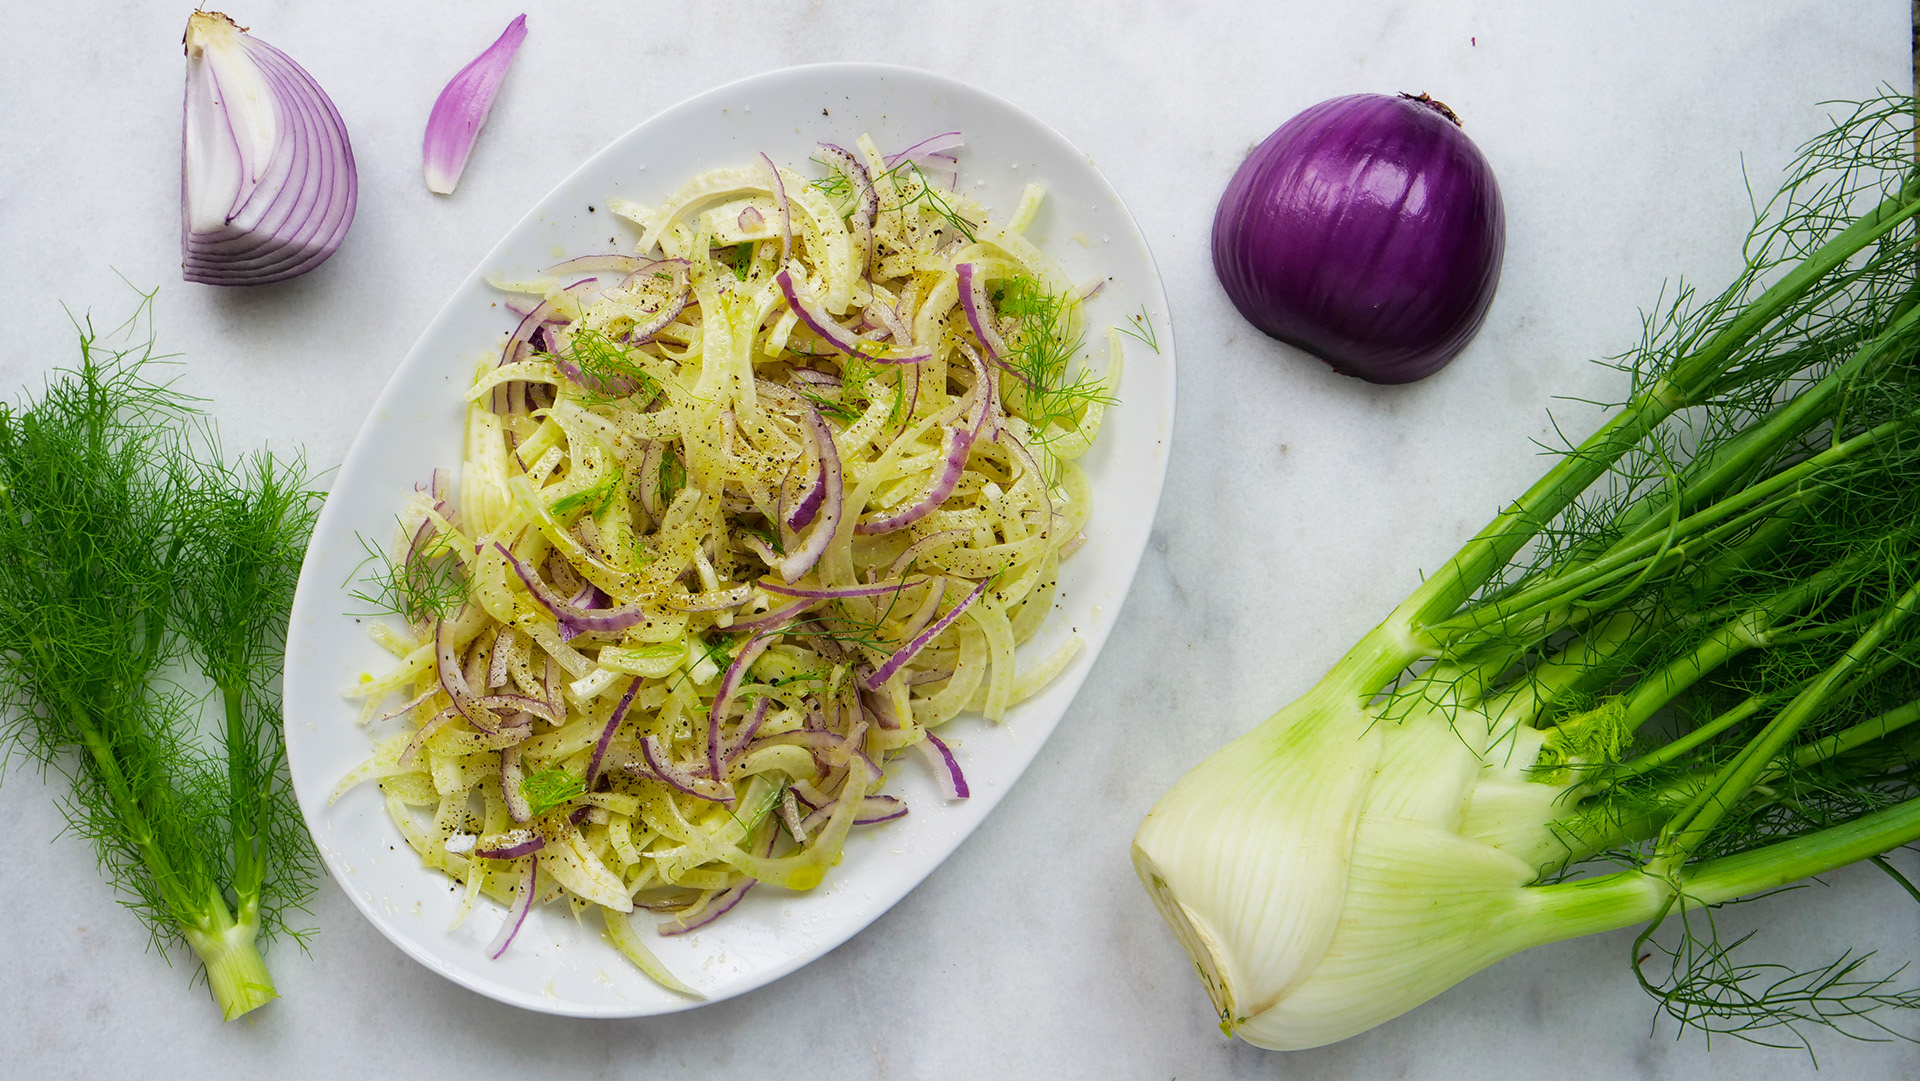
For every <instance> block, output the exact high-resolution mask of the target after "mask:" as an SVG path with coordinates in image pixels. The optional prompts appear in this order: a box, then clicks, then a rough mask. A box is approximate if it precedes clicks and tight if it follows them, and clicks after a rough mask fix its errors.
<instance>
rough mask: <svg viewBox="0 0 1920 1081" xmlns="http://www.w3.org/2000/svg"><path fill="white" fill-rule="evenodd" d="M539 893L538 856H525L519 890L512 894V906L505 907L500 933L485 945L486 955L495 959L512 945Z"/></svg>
mask: <svg viewBox="0 0 1920 1081" xmlns="http://www.w3.org/2000/svg"><path fill="white" fill-rule="evenodd" d="M539 895H540V857H539V856H537V855H530V856H528V857H527V874H526V877H525V878H522V879H521V880H520V892H519V893H518V894H517V895H515V896H514V899H513V907H512V908H509V909H507V922H505V923H503V924H501V925H500V933H499V934H497V935H495V936H494V938H493V941H492V942H491V943H489V944H488V945H487V956H488V957H489V958H491V959H493V960H495V961H498V960H499V959H500V956H501V955H502V954H504V953H506V952H507V947H508V946H511V945H513V939H514V936H515V935H518V934H519V933H520V927H521V925H522V924H524V923H526V922H527V913H529V912H532V911H533V902H534V901H535V900H536V899H538V897H539Z"/></svg>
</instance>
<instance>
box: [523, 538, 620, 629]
mask: <svg viewBox="0 0 1920 1081" xmlns="http://www.w3.org/2000/svg"><path fill="white" fill-rule="evenodd" d="M493 546H494V547H495V548H498V549H499V550H500V554H501V555H503V556H506V557H507V562H508V563H510V564H512V565H513V573H514V574H516V575H518V576H519V578H520V581H521V584H523V585H525V586H526V587H527V592H528V593H530V594H532V595H533V599H534V600H535V601H537V602H539V604H540V607H542V608H545V609H546V610H547V611H548V612H551V613H552V614H553V618H554V619H555V620H558V621H559V623H560V627H561V629H562V631H563V632H564V631H567V630H571V631H572V632H573V634H571V635H567V637H568V638H569V639H571V638H572V637H573V636H574V635H579V634H585V633H587V632H589V631H591V632H594V633H596V634H613V633H616V632H618V631H624V630H626V629H627V628H628V627H631V626H633V625H634V624H636V623H643V622H645V621H646V618H647V615H646V612H645V610H644V609H643V608H642V607H641V606H640V605H638V604H629V605H625V606H622V607H620V608H600V609H594V610H592V611H589V610H587V609H584V608H578V607H575V606H574V605H571V604H569V603H567V602H566V601H563V600H561V599H560V596H559V594H557V593H555V592H554V591H553V587H552V586H549V585H547V583H546V582H544V581H542V580H541V579H540V576H539V575H538V574H535V573H534V570H533V568H532V567H529V566H527V565H526V564H525V563H524V562H522V561H521V560H520V557H518V556H516V555H514V554H513V553H512V552H510V551H508V550H507V546H506V545H504V544H501V543H500V542H499V541H495V542H494V544H493Z"/></svg>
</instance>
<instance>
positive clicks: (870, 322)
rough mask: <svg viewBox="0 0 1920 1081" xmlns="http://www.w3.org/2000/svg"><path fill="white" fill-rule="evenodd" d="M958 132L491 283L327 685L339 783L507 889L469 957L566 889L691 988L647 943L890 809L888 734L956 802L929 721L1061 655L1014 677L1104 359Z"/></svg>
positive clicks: (452, 872)
mask: <svg viewBox="0 0 1920 1081" xmlns="http://www.w3.org/2000/svg"><path fill="white" fill-rule="evenodd" d="M956 146H958V136H957V135H951V136H941V137H936V139H934V140H929V141H928V142H926V143H922V144H920V145H919V146H918V147H915V148H912V149H910V150H909V151H906V152H903V153H901V154H896V155H893V156H891V157H883V156H882V155H881V154H880V153H879V152H878V150H877V149H876V148H875V147H874V145H873V144H872V142H871V141H870V140H868V139H866V138H862V139H861V140H860V142H859V143H858V144H857V149H856V151H847V150H843V149H841V148H838V147H833V146H829V145H825V144H823V145H822V146H821V147H819V155H820V158H821V159H822V160H821V161H820V162H819V164H820V166H821V168H822V170H824V175H821V176H818V178H817V179H813V180H809V179H808V177H807V175H804V174H803V172H802V171H801V169H797V168H792V167H788V166H784V165H780V166H776V165H775V163H774V162H772V161H771V160H770V159H768V158H766V157H765V156H761V157H760V158H758V159H756V160H753V161H751V162H748V163H745V164H743V165H741V166H739V167H735V168H724V169H717V170H712V171H709V172H706V173H703V174H701V175H699V176H696V177H693V178H691V179H690V180H688V181H687V182H686V183H685V184H683V185H682V186H681V187H680V188H679V189H677V190H676V191H674V192H673V193H671V194H669V195H668V197H667V198H666V199H665V200H664V201H663V202H662V203H661V204H660V205H659V206H653V207H649V206H643V205H639V204H636V203H633V202H630V201H626V200H619V199H615V200H610V201H609V203H608V206H609V208H610V209H611V210H613V211H614V212H615V213H616V214H617V215H619V216H621V217H623V218H625V219H627V220H628V221H631V222H632V223H633V224H635V225H636V226H637V227H638V229H639V233H638V235H639V236H640V241H639V243H638V245H637V247H636V249H635V251H634V252H633V253H614V252H606V253H598V254H591V255H582V256H578V257H575V258H572V259H567V260H565V261H563V262H561V263H559V264H556V265H555V266H553V267H550V268H548V270H547V271H546V273H545V274H543V275H541V276H539V277H536V278H533V279H530V280H521V281H516V282H513V283H511V284H507V283H503V284H502V288H503V289H505V290H507V291H510V292H518V293H521V294H523V296H522V297H519V298H515V299H516V300H518V301H520V302H521V304H522V310H523V311H525V312H526V314H525V316H524V319H523V320H522V322H521V324H520V326H519V328H518V329H516V331H515V332H514V333H513V334H512V335H510V336H509V337H508V339H507V341H506V343H505V345H504V348H503V349H502V351H501V353H500V355H499V356H498V357H489V358H488V359H487V361H486V362H485V363H484V364H483V366H482V367H481V369H480V370H479V371H478V372H477V373H476V376H475V379H474V381H473V383H472V385H471V386H470V387H469V389H468V390H467V393H466V401H467V403H468V412H467V417H468V423H467V429H466V432H467V441H466V454H465V459H464V461H463V463H462V467H461V470H460V473H459V476H458V478H457V481H455V480H454V479H453V478H451V477H450V476H449V475H448V474H446V473H445V472H444V471H442V472H436V473H435V474H434V479H433V481H432V482H431V483H429V484H427V485H424V486H423V487H422V489H421V490H420V491H419V492H417V493H416V494H415V496H414V497H413V499H412V500H411V501H410V503H409V505H408V507H407V509H406V511H405V512H404V513H403V515H402V519H401V530H400V534H399V536H398V538H397V540H396V543H395V545H394V548H393V555H392V556H390V557H389V558H388V559H387V562H386V566H387V569H386V570H385V571H384V572H382V574H381V575H379V576H377V577H376V580H375V581H373V582H372V583H371V587H372V588H370V589H369V590H368V591H367V592H366V593H365V594H364V595H363V599H368V600H374V601H375V602H376V603H377V604H379V605H381V606H382V607H384V608H385V609H387V610H389V611H390V612H391V613H392V614H394V615H396V616H398V617H400V618H401V619H402V620H404V621H405V626H404V627H395V626H392V625H390V624H389V625H384V626H383V627H382V629H381V630H380V631H379V632H378V633H377V637H378V639H379V640H380V642H381V644H382V645H383V646H384V647H385V648H386V649H387V650H388V651H390V652H391V653H392V654H393V656H394V658H395V663H394V666H393V668H392V669H391V670H389V671H388V672H386V673H384V674H381V675H378V676H374V675H371V674H370V675H368V676H366V677H364V678H363V679H362V681H361V682H360V684H359V685H358V686H357V687H355V688H354V689H353V690H352V691H351V692H349V693H350V694H352V695H354V696H356V697H360V698H362V699H363V700H364V702H365V707H364V710H363V713H362V718H363V720H365V721H368V722H370V723H371V722H374V721H375V718H376V717H378V718H379V723H380V724H381V726H382V731H383V734H384V732H385V729H386V728H387V726H388V725H395V726H396V727H398V728H399V729H400V731H399V732H398V733H397V734H395V735H393V736H392V737H390V739H389V740H388V742H384V743H382V744H381V745H380V749H379V751H378V753H376V755H375V756H374V759H373V760H372V761H371V762H369V763H367V764H366V765H364V766H362V767H361V768H360V769H358V770H356V771H355V772H354V773H353V774H351V775H350V777H349V781H348V782H343V783H342V785H341V787H340V788H339V789H336V792H335V795H336V796H338V795H340V794H341V792H343V791H345V790H346V789H348V788H350V787H352V786H353V785H354V784H359V783H362V782H365V781H375V782H377V783H378V785H379V786H380V788H381V789H382V791H383V792H384V794H385V795H386V796H387V806H388V809H389V811H390V813H391V814H392V815H393V816H394V817H395V819H396V821H397V822H398V823H399V826H400V829H401V830H402V832H403V833H404V834H405V836H406V837H407V839H408V841H409V843H410V844H412V845H413V847H414V848H415V849H416V850H417V852H418V853H419V855H420V856H421V858H422V859H423V861H425V862H426V863H428V865H429V866H432V867H435V868H437V869H439V870H441V871H443V872H445V873H446V874H448V875H449V876H452V877H455V878H459V879H462V880H464V881H465V883H466V885H467V887H468V893H469V896H470V897H474V896H478V895H480V894H485V895H487V896H489V897H491V898H493V899H494V900H496V901H499V902H502V903H511V905H512V912H511V913H510V915H509V922H508V925H507V926H508V929H507V930H505V931H503V933H502V936H501V938H500V939H498V940H497V941H496V943H495V945H494V946H493V947H491V948H490V950H491V952H492V954H493V955H494V956H499V955H500V953H502V952H504V951H505V950H506V949H508V948H509V947H510V946H511V943H512V940H513V935H514V934H516V933H517V931H518V928H519V927H520V926H522V922H523V921H524V919H525V917H526V913H527V912H528V911H529V910H530V909H531V908H532V907H533V906H535V905H538V904H542V903H545V902H548V901H551V900H553V899H555V898H558V897H565V898H566V899H567V900H568V901H569V902H570V903H572V904H573V905H574V906H575V907H576V910H582V909H584V908H586V907H589V906H597V907H598V908H599V909H600V910H601V916H602V919H603V920H604V923H605V927H606V930H607V937H608V939H609V940H610V941H611V942H612V943H613V945H614V946H615V948H617V949H618V950H619V951H620V952H621V953H622V954H623V955H625V956H626V957H627V958H628V959H629V960H631V961H632V962H633V964H634V965H635V966H636V967H638V968H639V969H641V970H642V971H643V972H645V973H646V974H647V975H648V976H650V977H652V978H653V979H655V980H656V981H658V982H659V983H661V984H662V985H663V986H666V987H668V988H669V989H672V990H674V991H676V992H679V993H682V994H687V995H697V993H698V992H697V991H695V990H694V989H693V988H692V987H691V986H690V985H689V984H687V983H685V982H682V981H681V980H679V979H678V978H676V977H675V976H674V975H673V974H672V973H671V972H670V971H669V970H668V969H667V968H666V967H665V966H664V965H663V964H662V963H661V962H660V961H659V959H658V958H656V957H655V956H654V954H653V953H652V952H651V951H650V950H649V948H648V946H647V945H646V944H645V942H644V941H643V939H642V938H641V936H640V925H641V924H642V923H645V924H646V925H647V927H648V929H649V930H651V931H657V932H658V933H660V934H662V935H678V934H683V933H686V932H689V931H693V930H695V929H698V928H700V927H703V926H706V925H707V924H708V923H710V922H711V921H713V920H716V919H719V918H721V917H723V916H724V915H725V914H726V912H727V911H728V910H729V909H730V908H731V907H732V906H733V905H734V904H735V903H737V902H738V901H739V900H740V898H741V897H742V896H743V895H744V894H745V893H746V892H747V891H748V889H749V888H751V887H754V886H755V885H756V884H765V885H770V886H775V887H778V888H784V889H794V890H806V889H811V888H813V887H814V886H816V885H818V884H819V883H820V882H822V881H823V880H824V878H825V877H826V875H827V874H828V873H829V870H830V869H831V868H832V867H833V865H834V864H835V863H837V862H838V861H839V859H840V857H841V854H842V851H843V846H844V845H845V844H846V842H847V838H848V837H849V835H850V834H851V833H852V832H853V831H855V830H856V829H868V828H873V827H876V826H878V824H879V823H882V822H885V821H888V820H891V819H892V818H896V817H899V816H900V815H902V814H905V813H907V807H906V805H905V803H904V802H902V801H901V800H900V799H898V798H896V797H894V796H892V795H888V794H885V793H884V792H883V791H882V789H883V787H884V786H885V784H886V782H887V780H888V778H889V775H890V774H891V773H892V772H893V763H894V760H895V759H896V758H897V757H899V756H900V755H902V754H904V753H905V752H907V751H908V750H910V749H912V748H914V747H921V748H922V755H916V756H915V757H916V758H919V757H923V756H924V757H925V758H926V760H927V761H928V762H931V763H933V764H934V767H935V769H936V770H937V771H939V774H940V775H939V776H938V777H937V780H938V781H939V783H940V785H941V789H942V791H944V792H948V793H951V794H953V795H954V797H955V798H961V797H963V796H964V794H965V792H966V791H967V786H966V782H965V780H964V778H963V777H962V775H961V767H960V760H959V759H958V758H956V757H955V756H954V755H952V754H951V753H949V752H948V750H947V748H946V746H945V744H944V743H942V742H941V741H940V740H939V738H938V737H937V736H935V735H933V730H934V729H935V728H937V727H938V726H940V725H942V724H945V723H947V722H948V721H950V720H952V719H953V718H955V717H956V716H959V715H960V714H962V713H964V712H968V711H975V712H979V713H981V714H984V715H985V717H987V718H988V719H990V720H999V719H1001V717H1002V716H1003V715H1004V711H1005V710H1006V709H1007V708H1008V707H1009V706H1010V705H1011V704H1012V703H1013V702H1015V701H1018V700H1019V699H1020V698H1021V697H1022V696H1023V695H1026V694H1031V693H1033V692H1034V691H1036V690H1037V689H1038V688H1039V687H1040V686H1041V685H1042V684H1043V683H1044V682H1046V681H1047V680H1049V679H1051V678H1053V677H1054V676H1056V675H1058V673H1059V672H1060V671H1061V670H1062V669H1063V668H1064V667H1065V665H1066V664H1067V662H1068V661H1069V660H1070V659H1071V658H1072V657H1073V655H1074V649H1073V645H1074V643H1072V642H1069V643H1068V644H1067V645H1066V646H1063V647H1062V648H1060V649H1059V650H1057V651H1056V653H1055V654H1054V656H1053V657H1051V658H1043V659H1040V660H1039V661H1038V662H1037V663H1032V664H1027V665H1025V666H1023V667H1022V669H1021V670H1020V671H1018V672H1016V670H1015V667H1016V665H1015V655H1014V650H1015V647H1016V646H1017V645H1018V644H1019V643H1021V642H1023V641H1025V640H1026V639H1028V638H1029V637H1031V636H1032V635H1033V634H1034V633H1035V632H1036V631H1037V630H1038V629H1039V628H1040V626H1041V623H1042V620H1044V619H1045V618H1046V616H1047V614H1048V613H1049V612H1050V611H1052V609H1053V604H1054V596H1055V590H1056V581H1057V577H1058V568H1059V565H1060V561H1061V560H1062V559H1064V558H1067V557H1068V556H1069V555H1071V553H1072V551H1073V550H1074V548H1075V547H1077V544H1078V542H1079V541H1080V540H1083V539H1084V535H1083V534H1082V532H1081V530H1082V527H1083V526H1084V525H1085V523H1086V521H1087V518H1088V515H1089V514H1090V512H1091V509H1090V506H1089V489H1088V486H1087V485H1086V484H1085V482H1084V475H1083V474H1082V473H1081V471H1080V469H1079V467H1078V466H1077V465H1076V464H1075V461H1074V460H1075V459H1076V458H1078V457H1079V456H1080V455H1081V454H1083V453H1085V452H1086V451H1087V450H1088V449H1089V448H1090V447H1091V445H1092V443H1093V441H1094V439H1095V437H1096V434H1097V432H1098V430H1099V428H1100V427H1101V423H1102V418H1103V407H1104V406H1105V405H1106V404H1109V403H1110V402H1111V401H1112V399H1113V396H1114V391H1115V390H1116V388H1117V384H1118V380H1119V378H1120V373H1121V370H1122V366H1121V349H1120V343H1119V340H1118V335H1117V334H1114V335H1109V336H1108V339H1107V341H1106V343H1105V344H1106V351H1107V354H1108V356H1107V363H1106V366H1105V368H1104V370H1102V371H1099V372H1097V373H1089V372H1088V371H1087V370H1086V369H1087V367H1088V366H1089V364H1090V363H1091V362H1092V353H1093V352H1094V351H1093V350H1089V349H1087V348H1086V343H1085V327H1084V317H1083V315H1082V306H1081V304H1080V293H1079V291H1078V290H1076V289H1075V288H1074V287H1073V286H1072V285H1071V284H1070V283H1068V282H1067V281H1066V280H1064V276H1063V274H1062V272H1061V271H1060V270H1059V269H1058V268H1057V267H1056V266H1055V265H1054V264H1053V263H1052V261H1051V260H1049V259H1048V258H1047V257H1046V256H1045V255H1043V254H1042V253H1040V252H1039V250H1038V249H1036V248H1035V247H1034V246H1033V244H1032V243H1031V242H1030V241H1028V240H1027V239H1026V238H1024V237H1023V236H1021V235H1020V234H1019V232H1018V231H1017V229H1014V228H1013V227H1009V226H1002V225H999V224H996V223H995V222H994V221H993V219H992V218H991V217H990V216H989V214H988V213H987V211H986V209H985V208H984V207H982V206H980V205H979V204H978V203H977V201H976V200H974V199H973V198H972V197H971V196H969V195H967V194H966V191H965V189H964V188H957V187H955V186H954V185H953V178H952V177H951V176H950V175H944V174H945V173H946V172H947V171H949V170H951V169H952V168H953V158H952V156H951V155H950V154H948V153H946V152H947V151H950V150H952V149H953V148H955V147H956ZM801 168H804V169H806V170H807V171H808V172H811V171H812V169H811V167H806V166H803V167H801ZM1043 196H1044V189H1042V188H1040V187H1039V186H1038V185H1034V186H1032V187H1030V188H1029V190H1028V192H1027V194H1026V196H1025V198H1024V199H1023V201H1022V203H1021V210H1020V211H1019V212H1017V214H1016V217H1017V218H1019V219H1021V220H1026V219H1031V217H1032V215H1033V213H1034V210H1035V208H1036V207H1037V206H1038V204H1039V203H1040V201H1041V199H1042V198H1043ZM449 587H451V588H449ZM382 714H384V716H381V715H382ZM396 722H397V724H396ZM927 752H935V753H927ZM912 768H919V767H917V766H916V767H912ZM523 883H529V884H531V885H523ZM643 910H644V911H643ZM649 913H651V914H652V915H651V916H649Z"/></svg>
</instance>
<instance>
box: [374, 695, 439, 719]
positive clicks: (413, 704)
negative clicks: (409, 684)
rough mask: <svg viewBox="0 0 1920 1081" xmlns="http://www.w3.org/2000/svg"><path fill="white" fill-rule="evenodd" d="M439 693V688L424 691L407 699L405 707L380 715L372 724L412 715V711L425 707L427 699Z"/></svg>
mask: <svg viewBox="0 0 1920 1081" xmlns="http://www.w3.org/2000/svg"><path fill="white" fill-rule="evenodd" d="M439 693H440V691H439V688H437V687H436V688H434V689H433V690H429V691H424V692H422V693H421V694H420V695H419V696H418V697H415V698H412V699H409V700H408V701H407V703H406V704H405V705H403V706H398V707H396V708H395V709H394V710H393V711H392V712H389V713H383V714H381V715H380V717H379V719H377V720H375V721H374V722H373V723H375V724H385V723H386V722H388V721H391V720H393V719H394V718H395V717H404V716H406V715H407V714H409V713H412V712H413V711H414V710H416V709H419V708H420V707H421V706H423V705H425V704H426V701H427V699H429V698H432V697H433V696H434V695H436V694H439Z"/></svg>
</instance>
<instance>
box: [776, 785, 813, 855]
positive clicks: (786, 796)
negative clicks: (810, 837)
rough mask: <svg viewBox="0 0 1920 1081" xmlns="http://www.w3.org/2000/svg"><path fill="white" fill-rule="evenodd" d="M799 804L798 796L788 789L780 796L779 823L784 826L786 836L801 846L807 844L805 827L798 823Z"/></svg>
mask: <svg viewBox="0 0 1920 1081" xmlns="http://www.w3.org/2000/svg"><path fill="white" fill-rule="evenodd" d="M799 802H800V799H799V797H798V796H795V795H794V794H793V789H791V788H789V789H787V790H786V791H785V792H782V793H781V794H780V808H779V815H780V821H781V822H783V823H785V824H786V827H787V834H788V835H789V836H791V837H792V838H793V839H794V840H796V841H798V842H800V843H801V844H806V843H807V827H806V826H805V825H803V824H802V823H801V821H800V808H799V807H798V806H797V805H798V803H799Z"/></svg>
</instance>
